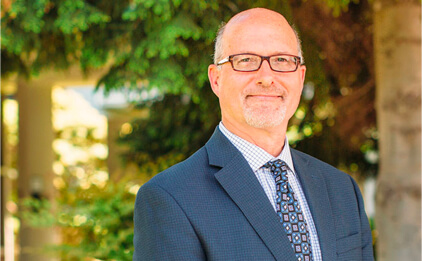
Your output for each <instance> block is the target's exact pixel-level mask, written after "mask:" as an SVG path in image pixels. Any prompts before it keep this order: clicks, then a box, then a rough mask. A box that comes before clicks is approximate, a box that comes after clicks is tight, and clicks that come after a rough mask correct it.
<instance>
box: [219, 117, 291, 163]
mask: <svg viewBox="0 0 422 261" xmlns="http://www.w3.org/2000/svg"><path fill="white" fill-rule="evenodd" d="M222 122H223V124H224V127H226V128H227V129H228V130H229V131H230V132H232V133H233V134H235V135H237V136H239V137H240V138H242V139H244V140H247V141H249V142H250V143H252V144H254V145H256V146H258V147H260V148H261V149H263V150H265V151H266V152H268V153H269V154H271V155H272V156H274V157H277V156H278V155H280V153H281V151H282V150H283V147H284V140H285V138H286V130H287V124H283V125H281V126H276V127H272V128H265V129H264V128H255V127H252V126H249V125H247V124H245V126H238V125H237V124H236V125H235V124H232V123H231V122H230V121H228V120H225V119H223V120H222Z"/></svg>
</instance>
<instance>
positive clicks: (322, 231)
mask: <svg viewBox="0 0 422 261" xmlns="http://www.w3.org/2000/svg"><path fill="white" fill-rule="evenodd" d="M291 152H292V159H293V163H294V168H295V171H296V174H297V175H298V177H299V180H300V183H301V186H302V189H303V191H304V193H305V196H306V200H307V202H308V205H309V209H310V211H311V213H312V218H313V220H314V223H315V227H316V230H317V233H318V238H319V244H320V247H321V253H322V258H323V260H335V259H336V251H335V249H336V247H335V246H336V237H335V227H334V219H333V212H332V209H331V204H330V197H329V195H328V191H327V185H326V183H325V181H324V179H323V177H322V174H321V173H320V170H319V169H317V168H315V167H312V166H311V163H310V162H309V161H308V160H306V159H304V158H303V157H301V156H300V154H299V153H298V152H297V151H295V150H292V151H291Z"/></svg>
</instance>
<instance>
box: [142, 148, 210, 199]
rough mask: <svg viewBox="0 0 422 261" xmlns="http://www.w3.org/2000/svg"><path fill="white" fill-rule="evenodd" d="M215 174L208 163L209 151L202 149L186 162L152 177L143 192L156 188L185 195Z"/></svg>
mask: <svg viewBox="0 0 422 261" xmlns="http://www.w3.org/2000/svg"><path fill="white" fill-rule="evenodd" d="M214 172H215V171H213V168H212V167H211V166H210V165H209V163H208V154H207V151H206V149H205V148H204V147H202V148H201V149H199V150H198V151H196V152H195V153H194V154H193V155H192V156H190V157H189V158H187V159H186V160H184V161H182V162H180V163H177V164H176V165H173V166H172V167H170V168H168V169H166V170H164V171H162V172H160V173H158V174H157V175H155V176H154V177H152V178H151V179H150V180H149V181H148V182H147V183H145V184H144V185H142V186H141V190H143V189H151V188H154V187H155V188H160V190H164V191H167V192H171V194H173V193H177V191H179V192H181V193H183V192H186V189H194V188H196V187H198V186H201V185H202V184H204V181H205V180H207V179H209V176H213V175H212V174H213V173H214Z"/></svg>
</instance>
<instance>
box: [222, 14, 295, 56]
mask: <svg viewBox="0 0 422 261" xmlns="http://www.w3.org/2000/svg"><path fill="white" fill-rule="evenodd" d="M223 49H224V53H225V54H224V55H229V54H235V53H242V52H251V53H257V54H260V55H271V54H276V53H290V54H294V55H297V54H298V53H297V52H298V50H297V39H296V35H295V33H294V31H293V29H292V28H291V26H290V25H289V24H288V22H287V21H286V19H284V17H283V16H281V15H280V14H278V13H275V12H271V13H268V12H260V13H258V14H255V13H253V14H244V15H240V16H235V17H234V18H233V19H232V20H230V21H229V22H228V23H227V25H226V29H225V31H224V34H223Z"/></svg>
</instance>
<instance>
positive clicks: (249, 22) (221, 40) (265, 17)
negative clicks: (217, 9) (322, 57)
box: [214, 8, 303, 64]
mask: <svg viewBox="0 0 422 261" xmlns="http://www.w3.org/2000/svg"><path fill="white" fill-rule="evenodd" d="M269 24H271V25H273V26H274V25H275V26H276V27H278V28H279V33H280V34H283V35H285V36H286V39H287V40H289V41H292V37H293V38H294V41H295V42H296V46H297V53H296V54H294V55H298V56H299V57H300V58H301V61H302V62H303V57H302V47H301V43H300V39H299V37H298V34H297V32H296V30H294V28H292V27H291V26H290V24H289V23H288V22H287V20H286V19H285V18H284V16H282V15H281V14H279V13H277V12H275V11H272V10H269V9H265V8H253V9H249V10H246V11H243V12H240V13H238V14H236V15H235V16H233V17H232V18H231V19H230V20H229V21H228V22H227V23H226V24H224V23H223V24H222V25H221V26H220V29H219V30H218V32H217V37H216V39H215V50H214V64H217V63H218V61H220V60H221V59H223V58H224V56H225V55H227V54H226V53H225V50H226V49H227V42H228V41H227V40H228V38H236V37H237V33H238V32H239V30H240V29H247V28H248V27H250V28H252V26H258V27H261V28H262V27H265V26H266V25H269ZM289 38H290V39H289ZM250 40H253V39H250ZM268 40H270V39H268Z"/></svg>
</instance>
